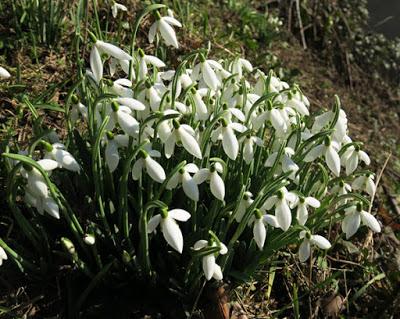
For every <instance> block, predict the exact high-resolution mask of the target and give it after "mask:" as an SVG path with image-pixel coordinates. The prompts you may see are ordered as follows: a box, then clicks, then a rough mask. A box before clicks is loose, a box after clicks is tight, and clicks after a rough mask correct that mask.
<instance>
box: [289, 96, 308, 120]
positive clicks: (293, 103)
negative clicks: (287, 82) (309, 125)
mask: <svg viewBox="0 0 400 319" xmlns="http://www.w3.org/2000/svg"><path fill="white" fill-rule="evenodd" d="M285 104H286V106H287V107H291V108H292V109H294V110H296V111H297V112H298V113H299V114H301V115H304V116H308V115H310V112H309V111H308V108H307V106H306V104H305V103H304V102H303V101H302V100H301V99H299V98H298V96H296V95H293V94H291V93H289V94H288V97H287V100H286V103H285Z"/></svg>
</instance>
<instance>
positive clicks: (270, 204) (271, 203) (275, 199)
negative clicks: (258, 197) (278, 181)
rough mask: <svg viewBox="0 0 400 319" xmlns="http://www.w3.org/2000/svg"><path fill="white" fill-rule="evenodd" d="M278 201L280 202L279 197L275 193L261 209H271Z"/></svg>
mask: <svg viewBox="0 0 400 319" xmlns="http://www.w3.org/2000/svg"><path fill="white" fill-rule="evenodd" d="M277 202H278V197H277V196H275V195H274V196H271V197H269V198H268V199H267V200H266V201H265V202H264V204H263V205H262V207H261V209H263V210H270V209H271V208H272V207H273V206H274V205H275V204H276V203H277Z"/></svg>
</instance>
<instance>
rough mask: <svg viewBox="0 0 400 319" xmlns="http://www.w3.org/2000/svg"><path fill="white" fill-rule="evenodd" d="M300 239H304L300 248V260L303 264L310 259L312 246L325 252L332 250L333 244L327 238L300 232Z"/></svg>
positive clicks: (303, 231)
mask: <svg viewBox="0 0 400 319" xmlns="http://www.w3.org/2000/svg"><path fill="white" fill-rule="evenodd" d="M300 239H303V241H302V243H301V244H300V247H299V260H300V262H302V263H303V262H305V261H306V260H307V259H308V258H310V254H311V244H312V245H315V246H317V247H318V248H321V249H325V250H326V249H329V248H331V243H330V242H329V240H327V239H326V238H325V237H322V236H320V235H311V234H310V233H309V232H306V231H305V230H302V231H301V232H300Z"/></svg>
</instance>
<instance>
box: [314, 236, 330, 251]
mask: <svg viewBox="0 0 400 319" xmlns="http://www.w3.org/2000/svg"><path fill="white" fill-rule="evenodd" d="M311 242H312V243H313V244H314V245H316V246H318V247H319V248H321V249H329V248H331V243H330V242H329V240H328V239H326V238H325V237H322V236H320V235H312V236H311Z"/></svg>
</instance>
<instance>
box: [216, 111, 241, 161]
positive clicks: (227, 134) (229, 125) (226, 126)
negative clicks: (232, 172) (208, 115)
mask: <svg viewBox="0 0 400 319" xmlns="http://www.w3.org/2000/svg"><path fill="white" fill-rule="evenodd" d="M220 124H221V125H220V126H218V128H216V129H215V130H214V131H213V132H212V134H211V140H212V141H213V142H216V141H217V140H222V148H223V149H224V152H225V154H226V155H227V156H228V157H229V158H230V159H232V160H235V159H236V157H237V156H238V153H239V142H238V139H237V137H236V135H235V133H234V131H237V132H240V133H243V132H244V131H246V127H245V126H244V125H243V124H240V123H234V122H230V121H227V120H226V119H221V121H220Z"/></svg>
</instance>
